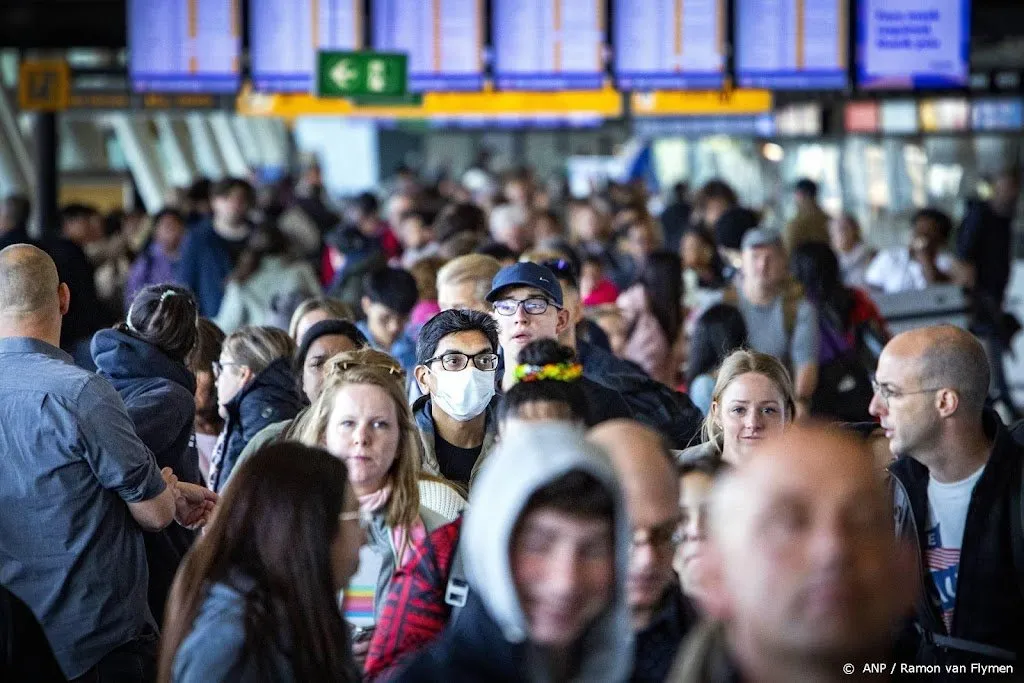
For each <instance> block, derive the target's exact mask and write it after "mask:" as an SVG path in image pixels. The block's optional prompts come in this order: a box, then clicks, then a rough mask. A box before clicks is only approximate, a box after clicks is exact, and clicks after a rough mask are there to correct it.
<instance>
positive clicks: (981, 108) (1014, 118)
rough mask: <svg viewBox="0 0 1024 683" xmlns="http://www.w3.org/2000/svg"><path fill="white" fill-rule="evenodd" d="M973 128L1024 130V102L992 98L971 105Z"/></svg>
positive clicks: (1014, 99)
mask: <svg viewBox="0 0 1024 683" xmlns="http://www.w3.org/2000/svg"><path fill="white" fill-rule="evenodd" d="M971 128H973V129H974V130H984V131H999V130H1020V129H1021V128H1024V102H1022V101H1021V100H1020V99H1018V98H1002V97H1000V98H995V97H994V98H991V99H984V100H975V101H974V102H972V103H971Z"/></svg>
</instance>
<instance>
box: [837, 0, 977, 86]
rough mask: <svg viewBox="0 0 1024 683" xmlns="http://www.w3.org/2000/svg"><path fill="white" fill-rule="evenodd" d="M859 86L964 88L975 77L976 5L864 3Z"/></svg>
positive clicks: (948, 0)
mask: <svg viewBox="0 0 1024 683" xmlns="http://www.w3.org/2000/svg"><path fill="white" fill-rule="evenodd" d="M857 24H858V31H857V33H858V41H857V84H858V86H859V87H861V88H865V89H906V90H910V89H916V88H959V87H962V86H964V85H966V84H967V79H968V77H969V76H970V68H969V63H970V24H971V3H970V0H861V4H860V16H859V21H858V22H857Z"/></svg>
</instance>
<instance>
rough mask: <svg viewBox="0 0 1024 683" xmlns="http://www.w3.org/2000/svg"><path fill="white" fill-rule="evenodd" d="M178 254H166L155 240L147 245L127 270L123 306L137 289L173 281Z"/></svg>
mask: <svg viewBox="0 0 1024 683" xmlns="http://www.w3.org/2000/svg"><path fill="white" fill-rule="evenodd" d="M178 260H179V256H178V255H175V256H173V257H171V256H168V255H167V254H166V253H165V252H164V250H163V248H162V247H161V246H160V245H159V244H158V243H156V242H153V243H152V244H150V245H149V248H148V249H146V251H144V252H142V253H141V254H139V256H138V258H136V259H135V262H134V263H132V267H131V270H130V271H128V282H127V283H126V284H125V287H124V308H125V310H128V307H129V306H131V304H132V299H134V298H135V295H136V294H138V292H139V290H140V289H142V288H143V287H148V286H149V285H160V284H163V283H165V282H174V281H175V279H174V270H175V268H177V265H178Z"/></svg>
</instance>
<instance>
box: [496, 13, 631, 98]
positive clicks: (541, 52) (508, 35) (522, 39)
mask: <svg viewBox="0 0 1024 683" xmlns="http://www.w3.org/2000/svg"><path fill="white" fill-rule="evenodd" d="M645 1H646V0H645ZM491 8H492V17H491V22H492V27H491V35H492V36H493V42H494V81H495V85H496V86H497V87H498V88H500V89H503V90H567V89H585V90H593V89H597V88H600V87H601V86H602V85H603V83H604V75H605V74H604V71H605V62H606V57H605V53H606V50H607V46H606V45H605V16H606V13H607V4H606V2H605V0H493V1H492V3H491Z"/></svg>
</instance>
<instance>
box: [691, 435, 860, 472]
mask: <svg viewBox="0 0 1024 683" xmlns="http://www.w3.org/2000/svg"><path fill="white" fill-rule="evenodd" d="M872 424H873V423H872ZM729 468H730V465H729V463H727V462H726V461H725V460H722V456H721V455H720V454H718V453H716V454H714V455H702V456H700V457H697V458H693V459H688V460H683V461H680V462H678V463H677V464H676V474H677V475H678V476H680V477H685V476H686V475H688V474H693V473H694V472H699V473H701V474H706V475H708V476H709V477H711V478H712V479H714V478H715V477H717V476H718V475H719V474H721V473H723V472H726V471H728V470H729Z"/></svg>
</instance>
